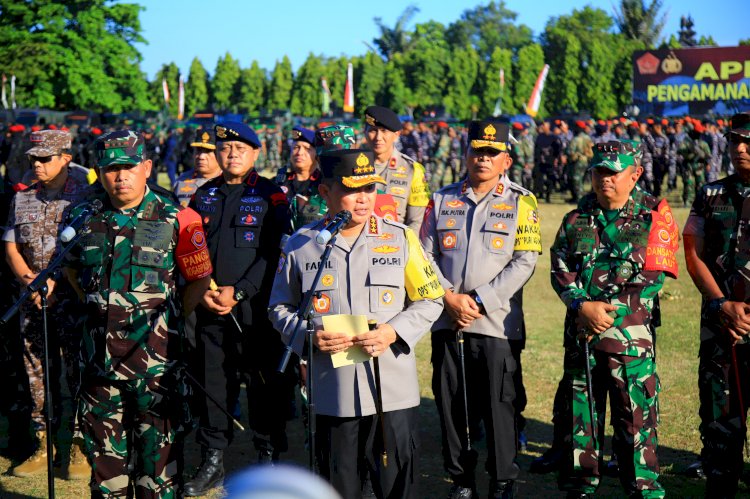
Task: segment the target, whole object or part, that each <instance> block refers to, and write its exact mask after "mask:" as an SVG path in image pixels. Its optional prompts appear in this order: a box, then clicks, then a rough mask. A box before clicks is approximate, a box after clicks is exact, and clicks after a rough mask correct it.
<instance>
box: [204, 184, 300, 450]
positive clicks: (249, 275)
mask: <svg viewBox="0 0 750 499" xmlns="http://www.w3.org/2000/svg"><path fill="white" fill-rule="evenodd" d="M190 207H191V208H193V209H194V210H196V211H197V212H198V213H200V215H201V218H202V220H203V225H204V227H205V230H206V239H207V242H208V248H209V251H210V254H211V262H212V263H213V265H214V275H213V277H214V279H215V281H216V283H217V284H218V285H219V286H234V288H235V291H242V292H244V293H246V294H247V298H245V299H244V300H242V301H240V303H238V304H237V306H235V307H234V309H233V311H232V313H233V314H236V317H237V320H238V321H239V323H240V325H241V326H242V334H240V332H239V331H238V330H237V327H236V325H235V324H234V322H233V320H232V318H231V317H229V316H228V315H223V316H221V315H216V314H214V313H212V312H209V311H208V310H206V309H205V308H203V307H200V306H199V307H198V308H197V310H196V313H197V331H200V334H199V335H198V338H197V343H198V352H199V353H198V355H199V356H200V357H202V361H203V366H202V373H201V374H202V375H203V376H202V377H203V382H204V383H205V384H204V386H205V387H206V389H207V390H208V392H209V393H210V394H211V395H212V396H213V397H214V398H215V399H216V400H217V401H218V402H219V404H221V405H223V406H224V407H227V406H229V410H230V411H231V410H232V409H233V407H232V406H233V404H234V403H235V402H236V400H237V397H238V393H239V383H240V378H245V379H246V382H247V395H248V406H249V413H250V414H249V419H250V428H251V429H253V430H254V431H255V432H256V435H257V434H260V435H270V441H269V440H266V439H265V438H258V437H257V436H256V437H255V438H254V442H255V446H256V449H258V450H259V452H261V453H265V454H266V455H268V454H269V453H273V454H274V456H276V457H277V456H278V453H279V452H283V451H285V450H287V442H286V434H285V426H286V421H287V419H288V418H289V412H290V402H289V401H290V398H291V396H292V395H291V394H292V393H293V387H294V378H293V377H291V376H289V375H280V374H278V373H276V368H277V366H278V362H279V359H280V358H281V354H282V351H283V344H282V342H281V339H280V338H279V335H278V333H276V332H275V331H274V329H273V327H272V326H271V324H270V322H269V321H268V315H267V310H266V309H267V306H268V297H269V294H270V290H271V285H272V283H273V276H274V272H275V270H276V264H277V263H278V260H279V251H280V250H279V247H280V244H281V239H282V236H283V235H284V234H286V233H288V232H289V227H290V221H289V203H288V202H287V199H286V197H285V195H284V193H283V192H282V191H281V189H279V188H278V187H277V186H276V185H274V183H273V182H272V181H271V180H268V179H266V178H263V177H261V176H260V175H258V174H257V172H255V170H251V172H250V174H249V175H248V177H247V179H246V180H245V182H244V183H242V184H237V185H230V184H227V183H226V182H225V181H224V178H223V177H222V176H219V177H217V178H215V179H212V180H211V181H209V182H207V183H206V184H204V185H203V186H201V187H200V188H199V189H198V191H197V192H196V193H195V196H194V198H193V200H192V201H191V203H190ZM196 438H197V441H198V443H199V444H201V445H202V446H203V447H207V448H209V449H225V448H226V447H227V446H228V445H229V443H230V442H231V440H232V426H231V424H230V421H229V420H228V418H227V417H226V415H224V414H223V413H222V412H221V411H220V410H219V409H217V408H216V406H215V405H214V404H211V403H205V404H203V407H202V411H201V419H200V426H199V429H198V431H197V436H196Z"/></svg>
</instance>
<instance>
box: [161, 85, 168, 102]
mask: <svg viewBox="0 0 750 499" xmlns="http://www.w3.org/2000/svg"><path fill="white" fill-rule="evenodd" d="M161 89H162V91H163V92H164V104H165V105H166V106H169V85H167V79H166V78H162V79H161Z"/></svg>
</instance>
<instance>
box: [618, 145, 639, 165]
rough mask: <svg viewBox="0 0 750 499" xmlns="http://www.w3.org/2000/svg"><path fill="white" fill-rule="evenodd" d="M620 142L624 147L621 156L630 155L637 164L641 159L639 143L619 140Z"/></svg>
mask: <svg viewBox="0 0 750 499" xmlns="http://www.w3.org/2000/svg"><path fill="white" fill-rule="evenodd" d="M620 142H621V143H622V144H623V145H624V146H625V147H624V149H625V152H624V153H623V154H631V155H632V156H633V157H634V158H635V159H637V160H638V161H639V162H640V160H641V159H643V147H642V144H641V142H640V141H637V140H630V139H620ZM631 150H632V152H631Z"/></svg>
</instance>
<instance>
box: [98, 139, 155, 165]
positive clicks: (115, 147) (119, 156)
mask: <svg viewBox="0 0 750 499" xmlns="http://www.w3.org/2000/svg"><path fill="white" fill-rule="evenodd" d="M143 144H144V140H143V137H142V136H141V135H140V134H138V133H135V132H134V131H132V130H118V131H116V132H109V133H107V134H104V135H102V136H101V137H99V138H98V139H96V142H95V144H94V150H95V152H96V164H97V166H98V167H99V168H106V167H108V166H111V165H137V164H138V163H140V162H141V161H143V158H144V157H143Z"/></svg>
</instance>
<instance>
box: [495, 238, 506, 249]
mask: <svg viewBox="0 0 750 499" xmlns="http://www.w3.org/2000/svg"><path fill="white" fill-rule="evenodd" d="M504 244H505V242H503V238H502V237H494V238H492V247H493V248H495V249H500V248H502V247H503V245H504Z"/></svg>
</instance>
